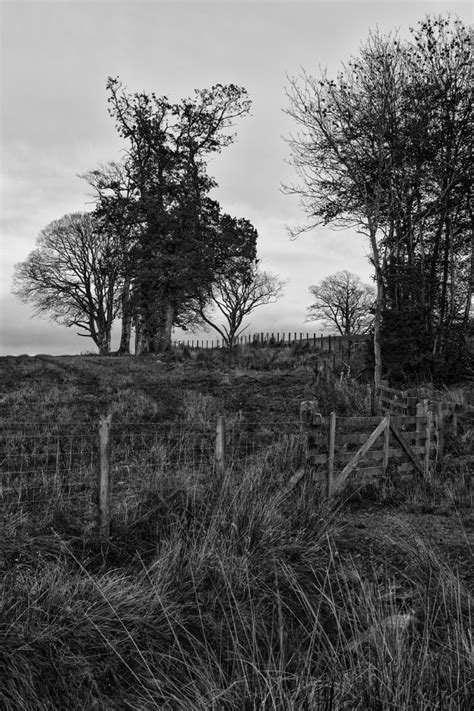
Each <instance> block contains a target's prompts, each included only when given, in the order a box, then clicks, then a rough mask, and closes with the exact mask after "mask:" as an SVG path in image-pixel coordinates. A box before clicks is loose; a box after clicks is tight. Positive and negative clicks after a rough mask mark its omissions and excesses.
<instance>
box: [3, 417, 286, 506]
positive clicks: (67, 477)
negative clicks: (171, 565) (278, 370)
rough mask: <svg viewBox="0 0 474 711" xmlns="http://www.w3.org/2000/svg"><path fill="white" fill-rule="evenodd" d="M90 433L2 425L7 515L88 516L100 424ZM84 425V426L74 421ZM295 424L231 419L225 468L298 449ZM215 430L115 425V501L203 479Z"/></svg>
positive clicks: (211, 462)
mask: <svg viewBox="0 0 474 711" xmlns="http://www.w3.org/2000/svg"><path fill="white" fill-rule="evenodd" d="M85 424H86V425H87V432H84V431H82V432H77V431H76V432H74V431H71V429H70V428H71V425H70V424H68V425H67V426H66V427H65V428H64V429H63V428H61V427H60V426H58V425H57V424H56V423H53V424H52V425H51V426H50V427H47V426H46V425H41V426H38V424H37V423H36V427H35V431H32V430H31V428H30V427H29V426H28V424H27V423H24V422H23V423H21V422H10V423H8V424H7V425H4V426H3V427H1V426H0V472H1V477H2V485H1V496H2V501H3V504H4V506H5V507H6V509H8V510H9V511H13V512H15V511H27V512H28V513H31V514H38V515H40V514H41V511H43V510H44V509H45V508H48V507H51V506H59V505H61V506H64V505H73V506H74V508H75V509H78V508H79V509H80V508H81V507H82V508H83V509H84V510H88V509H90V508H91V507H93V506H94V504H95V501H96V494H97V487H98V472H99V433H98V431H99V426H98V422H97V421H95V422H87V423H85ZM74 425H76V426H77V425H78V426H82V427H84V423H73V425H72V426H73V427H74ZM298 438H299V422H297V421H287V422H276V421H273V422H266V423H265V424H264V426H263V425H262V422H261V421H257V420H256V421H242V420H240V419H239V418H232V417H230V418H229V422H228V423H227V424H226V429H225V462H226V467H227V468H228V469H237V468H239V467H244V466H246V465H248V464H249V463H250V462H252V460H257V459H259V458H260V459H262V457H263V458H265V457H268V456H269V452H270V450H272V449H274V447H275V443H276V442H278V445H279V449H280V451H281V452H284V451H285V447H286V448H287V449H291V448H292V447H294V446H295V441H297V440H298ZM215 446H216V426H215V425H210V424H209V422H204V421H203V422H202V423H200V424H196V423H192V422H188V421H182V420H181V421H162V422H159V423H153V422H150V421H145V420H136V421H132V422H127V423H125V422H120V421H119V422H117V423H116V424H113V423H112V428H111V437H110V469H111V487H112V492H113V498H114V499H115V501H116V505H119V502H120V497H121V496H126V497H127V499H128V500H130V497H137V496H139V492H140V491H142V490H143V489H144V488H146V487H147V486H152V485H153V484H154V483H155V484H156V482H157V481H160V480H161V481H163V480H164V479H166V477H167V476H170V475H177V474H179V475H181V476H182V477H186V476H188V477H200V476H203V475H206V476H207V475H212V473H213V471H214V468H215Z"/></svg>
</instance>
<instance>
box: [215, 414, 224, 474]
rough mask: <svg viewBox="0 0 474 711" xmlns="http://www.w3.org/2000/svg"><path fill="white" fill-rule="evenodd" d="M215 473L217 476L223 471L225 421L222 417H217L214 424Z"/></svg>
mask: <svg viewBox="0 0 474 711" xmlns="http://www.w3.org/2000/svg"><path fill="white" fill-rule="evenodd" d="M215 462H216V473H217V475H218V476H219V477H222V476H224V472H225V423H224V417H223V416H222V415H219V416H218V417H217V426H216V449H215Z"/></svg>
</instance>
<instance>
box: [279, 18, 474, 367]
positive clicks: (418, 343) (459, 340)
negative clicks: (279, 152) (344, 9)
mask: <svg viewBox="0 0 474 711" xmlns="http://www.w3.org/2000/svg"><path fill="white" fill-rule="evenodd" d="M471 74H472V49H471V41H470V36H469V31H468V29H467V28H466V27H465V26H464V25H463V24H462V23H461V22H459V21H457V20H450V19H443V18H441V17H438V18H430V17H428V18H426V20H424V21H423V22H420V23H419V26H418V28H417V29H416V30H412V39H411V40H410V41H401V40H399V38H398V37H397V36H396V35H388V36H381V35H380V34H378V33H376V34H373V35H371V36H370V37H369V39H368V40H367V42H366V44H365V45H364V46H363V47H362V49H361V51H360V53H359V55H358V56H357V57H355V58H353V59H352V60H351V61H349V63H348V64H347V65H343V66H342V69H341V71H340V72H339V74H338V75H337V76H336V77H335V78H330V77H328V75H327V73H326V72H325V71H322V72H320V73H319V74H318V75H316V76H312V75H310V74H308V73H306V72H303V73H302V74H301V76H300V77H298V78H295V79H291V80H290V87H289V89H288V98H289V102H290V108H289V109H288V113H289V115H290V116H292V117H293V119H294V121H295V123H296V126H297V132H296V133H295V134H294V135H293V136H291V137H290V139H289V144H290V148H291V153H292V160H293V163H294V165H295V168H296V170H297V173H298V176H299V179H300V182H299V183H297V184H296V185H290V186H286V190H287V191H288V192H293V193H296V194H298V195H300V197H301V200H302V204H303V207H304V209H305V211H306V213H307V215H308V217H309V223H308V225H306V227H303V228H302V229H308V228H311V227H312V226H314V225H316V224H325V225H328V224H332V225H343V226H353V227H356V228H357V229H358V230H360V231H361V232H362V233H363V234H365V235H367V237H368V240H369V245H370V259H371V262H372V264H373V266H374V272H375V280H376V286H377V302H376V310H375V319H374V350H375V359H376V368H375V379H376V381H379V380H380V378H381V376H382V348H383V350H384V354H385V360H386V362H387V365H388V366H389V367H390V366H392V367H394V366H395V363H394V361H393V360H392V362H391V363H390V359H391V355H392V353H393V350H392V346H393V343H392V342H391V337H390V334H392V336H395V338H396V339H397V340H398V342H399V344H400V346H401V350H400V349H399V351H398V353H397V361H398V364H399V365H400V363H401V361H403V360H405V365H406V367H407V368H408V367H412V365H413V363H414V362H418V364H419V366H420V368H422V367H424V365H426V364H428V366H430V362H431V365H434V361H435V360H436V359H438V360H439V361H440V362H441V363H442V364H443V363H444V364H446V363H448V362H449V361H450V360H452V359H453V357H457V356H458V355H459V353H460V351H462V349H463V343H464V338H465V333H466V326H467V321H468V318H469V307H470V302H471V295H472V269H473V267H472V264H473V248H472V208H471V206H470V190H471V188H470V170H471V157H470V155H471V154H470V149H469V146H470V138H469V136H470V135H472V104H471V84H470V76H471ZM296 231H297V232H298V231H301V228H299V229H297V230H296ZM402 323H403V324H404V338H402V339H398V335H397V334H399V332H400V325H401V324H402ZM403 353H405V356H404V355H403ZM400 359H401V360H400ZM404 367H405V366H404V365H403V363H402V367H401V370H402V371H403V369H404ZM442 367H444V366H442ZM431 370H433V369H432V368H431ZM431 374H432V373H431Z"/></svg>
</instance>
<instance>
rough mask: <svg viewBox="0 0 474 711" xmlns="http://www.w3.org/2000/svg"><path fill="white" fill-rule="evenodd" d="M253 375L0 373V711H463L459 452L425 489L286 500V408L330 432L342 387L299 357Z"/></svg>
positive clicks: (342, 401)
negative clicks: (100, 466)
mask: <svg viewBox="0 0 474 711" xmlns="http://www.w3.org/2000/svg"><path fill="white" fill-rule="evenodd" d="M257 358H258V362H257V361H256V362H253V363H251V362H249V360H248V358H247V360H245V359H242V358H239V357H236V358H235V359H234V360H229V361H228V362H224V361H223V360H222V359H221V358H220V359H218V358H217V356H206V357H203V356H196V355H194V357H193V358H190V359H186V360H176V359H175V360H174V361H173V362H160V361H159V360H158V359H156V358H144V359H139V360H138V359H134V358H101V357H94V356H90V357H88V356H81V357H73V356H63V357H51V356H36V357H28V356H21V357H18V358H13V357H7V358H2V359H0V378H1V383H2V389H1V413H0V446H1V454H2V474H3V500H4V504H5V510H6V514H7V515H6V520H5V528H4V530H5V542H6V546H5V554H6V555H5V560H4V561H3V569H4V581H3V600H4V607H5V612H6V617H5V619H6V621H7V622H6V626H5V632H6V634H5V635H4V636H3V640H4V641H3V642H2V650H1V661H2V664H4V666H5V669H6V671H7V673H6V674H5V675H2V677H3V680H2V682H1V685H2V686H1V687H0V702H1V705H2V708H5V709H11V710H12V711H13V709H20V708H21V709H32V710H33V709H60V708H68V709H83V708H97V709H132V708H140V709H152V708H163V709H209V708H215V709H236V710H237V709H249V710H250V709H257V708H258V709H267V708H268V709H281V710H282V711H283V709H295V710H296V709H300V708H308V709H319V708H327V709H332V708H334V709H354V708H367V709H379V708H400V709H405V708H406V709H431V708H440V709H441V708H442V709H461V708H467V707H468V703H469V701H468V681H469V677H470V669H471V666H472V662H473V658H472V640H471V639H470V637H469V630H470V628H471V627H472V593H473V592H474V564H473V556H472V552H473V544H474V516H473V512H472V484H471V482H472V473H471V471H470V470H469V467H468V466H467V465H466V464H465V463H463V459H462V455H463V454H465V453H466V452H467V451H468V450H469V448H470V447H472V437H471V438H470V437H469V433H468V432H467V431H464V430H463V429H462V428H461V429H460V432H459V439H458V440H456V441H450V442H448V443H447V444H448V446H447V457H446V459H445V461H444V462H443V463H442V464H441V465H440V466H439V468H438V471H437V472H436V474H435V476H434V478H433V481H432V482H431V483H430V484H427V483H423V482H421V481H418V480H417V479H416V478H415V477H413V481H412V482H410V483H408V484H406V485H404V487H403V488H402V489H399V490H397V489H396V488H395V487H394V486H393V485H392V484H390V482H381V483H380V485H372V486H370V487H368V488H365V489H362V490H361V489H358V488H357V487H349V488H348V489H347V490H346V491H345V492H344V493H343V495H340V496H339V497H337V498H336V499H335V500H333V501H331V502H327V501H326V500H325V499H324V497H322V496H321V494H320V492H319V490H318V487H317V485H316V483H315V482H314V481H312V480H311V477H303V479H302V480H301V482H300V483H299V484H298V485H297V486H296V487H294V488H293V489H292V490H291V491H290V492H288V493H285V492H286V485H287V483H288V481H289V478H290V477H291V474H292V473H294V471H295V470H296V469H297V468H298V466H300V465H301V461H302V456H303V453H302V451H301V447H300V445H299V440H298V432H299V407H300V403H301V401H302V400H308V399H309V400H310V399H316V398H317V399H318V400H319V401H320V402H321V403H322V406H323V407H325V408H326V409H327V408H330V407H335V408H336V409H337V410H338V412H340V413H342V414H351V413H353V412H354V408H357V407H359V406H360V402H361V397H359V395H358V392H359V391H358V387H359V386H358V385H357V383H353V384H351V386H350V387H349V386H347V387H345V388H344V387H342V386H341V387H338V386H337V385H336V384H334V382H332V381H331V382H330V383H322V382H321V380H320V379H319V380H318V377H317V370H316V367H315V364H316V359H315V356H314V355H311V354H308V353H304V352H303V353H299V354H298V353H293V354H292V355H288V354H287V355H286V356H283V355H278V354H277V355H275V354H273V355H271V356H270V355H267V356H264V355H262V354H259V355H258V356H257ZM265 358H266V359H267V360H266V361H265ZM272 359H273V360H272ZM255 366H260V368H258V367H255ZM360 389H361V392H363V389H364V388H363V387H362V386H361V388H360ZM464 390H465V394H466V398H467V399H469V398H470V397H472V388H470V387H468V386H465V387H464ZM328 411H329V410H328ZM104 412H112V433H113V437H112V461H113V467H112V469H113V471H112V476H113V481H112V524H111V537H110V541H109V542H105V541H101V540H99V539H98V537H97V533H96V529H95V519H94V516H95V513H94V512H95V509H94V505H95V504H94V501H95V499H94V497H95V487H96V483H95V481H96V480H95V477H96V474H95V471H96V468H97V459H96V457H97V429H98V421H99V416H100V414H102V413H104ZM218 415H224V416H225V420H226V426H227V445H226V476H225V477H224V479H223V480H219V479H218V478H217V477H216V472H215V470H214V464H213V446H214V438H215V428H216V420H217V416H218ZM361 704H362V705H361Z"/></svg>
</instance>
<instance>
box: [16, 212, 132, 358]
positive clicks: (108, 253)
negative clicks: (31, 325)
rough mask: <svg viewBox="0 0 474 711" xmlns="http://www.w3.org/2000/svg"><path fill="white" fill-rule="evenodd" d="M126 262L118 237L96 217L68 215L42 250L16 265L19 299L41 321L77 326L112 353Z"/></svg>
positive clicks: (44, 238)
mask: <svg viewBox="0 0 474 711" xmlns="http://www.w3.org/2000/svg"><path fill="white" fill-rule="evenodd" d="M121 259H122V255H121V250H120V246H119V245H118V244H117V241H116V239H115V235H114V234H112V233H111V232H110V231H109V230H108V229H107V228H106V227H104V225H103V224H102V223H100V222H99V221H98V220H96V219H95V218H94V216H93V215H91V214H89V213H73V214H69V215H64V216H63V217H62V218H60V219H59V220H55V221H54V222H51V223H50V224H49V225H48V226H47V227H45V229H44V230H42V232H41V233H40V235H39V236H38V238H37V240H36V249H34V250H33V251H32V252H31V253H30V254H29V255H28V257H27V258H26V259H25V260H24V261H23V262H20V263H19V264H17V265H16V267H15V274H14V280H13V293H15V294H16V295H17V296H19V297H20V299H21V300H22V301H24V302H28V303H31V304H32V305H33V306H34V309H35V313H36V314H37V315H40V316H47V317H49V318H51V319H52V320H53V321H55V322H56V323H59V324H63V325H64V326H76V327H77V328H79V329H80V331H81V332H80V334H79V335H82V336H89V337H90V338H92V340H93V341H94V343H95V344H96V346H97V347H98V349H99V352H100V353H108V352H109V350H110V334H111V328H112V323H113V321H114V318H115V317H116V316H117V314H118V313H119V309H120V301H119V298H118V297H119V287H120V278H121Z"/></svg>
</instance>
